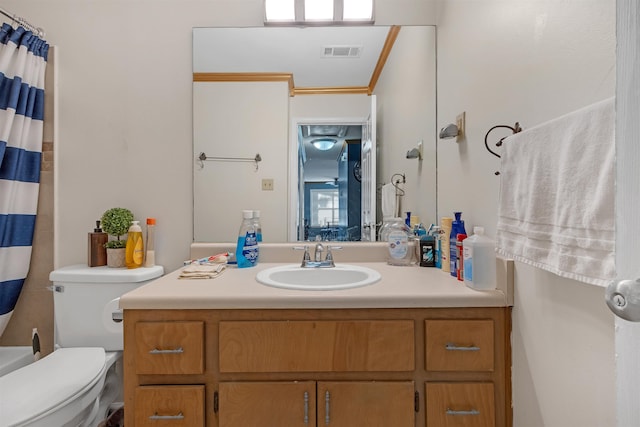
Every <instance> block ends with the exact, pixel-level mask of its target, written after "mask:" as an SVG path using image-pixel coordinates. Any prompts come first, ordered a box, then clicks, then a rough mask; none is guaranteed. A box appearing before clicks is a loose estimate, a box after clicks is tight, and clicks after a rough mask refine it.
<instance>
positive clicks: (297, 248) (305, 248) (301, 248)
mask: <svg viewBox="0 0 640 427" xmlns="http://www.w3.org/2000/svg"><path fill="white" fill-rule="evenodd" d="M293 250H294V251H304V255H302V266H303V267H304V266H305V263H307V262H308V261H311V256H310V255H309V246H307V245H304V246H294V247H293Z"/></svg>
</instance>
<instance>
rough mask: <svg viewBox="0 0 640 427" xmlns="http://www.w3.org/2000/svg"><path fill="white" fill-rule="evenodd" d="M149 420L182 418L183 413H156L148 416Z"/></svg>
mask: <svg viewBox="0 0 640 427" xmlns="http://www.w3.org/2000/svg"><path fill="white" fill-rule="evenodd" d="M149 419H150V420H154V421H155V420H184V415H182V412H179V413H178V415H158V414H157V413H155V414H153V415H151V416H150V417H149Z"/></svg>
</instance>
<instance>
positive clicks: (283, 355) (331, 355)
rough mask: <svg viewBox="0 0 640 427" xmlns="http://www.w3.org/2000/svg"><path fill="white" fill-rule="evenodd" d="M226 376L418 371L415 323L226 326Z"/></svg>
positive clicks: (222, 346)
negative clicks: (236, 373) (416, 369)
mask: <svg viewBox="0 0 640 427" xmlns="http://www.w3.org/2000/svg"><path fill="white" fill-rule="evenodd" d="M219 328H220V329H219V340H220V341H219V363H220V372H330V371H333V372H356V371H358V372H375V371H378V372H381V371H387V372H390V371H404V372H406V371H412V370H413V369H414V367H415V346H414V341H415V338H414V323H413V320H373V321H369V320H354V321H346V320H345V321H255V322H254V321H246V322H233V321H229V322H224V321H223V322H220V327H219Z"/></svg>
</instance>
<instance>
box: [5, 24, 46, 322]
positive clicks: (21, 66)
mask: <svg viewBox="0 0 640 427" xmlns="http://www.w3.org/2000/svg"><path fill="white" fill-rule="evenodd" d="M48 50H49V45H48V44H47V43H46V42H45V41H44V40H42V39H40V38H38V37H37V36H35V35H34V34H32V33H31V32H30V31H27V30H25V29H24V28H22V27H19V28H17V29H14V28H13V27H11V26H10V25H8V24H3V25H2V27H1V28H0V335H1V334H2V332H3V331H4V328H5V326H6V324H7V323H8V322H9V318H10V317H11V313H12V312H13V309H14V307H15V305H16V302H17V301H18V296H19V295H20V291H21V289H22V285H23V284H24V281H25V278H26V277H27V273H28V272H29V264H30V260H31V247H32V243H33V232H34V228H35V222H36V212H37V210H38V191H39V187H40V184H39V183H40V163H41V160H42V135H43V121H44V73H45V68H46V61H47V53H48Z"/></svg>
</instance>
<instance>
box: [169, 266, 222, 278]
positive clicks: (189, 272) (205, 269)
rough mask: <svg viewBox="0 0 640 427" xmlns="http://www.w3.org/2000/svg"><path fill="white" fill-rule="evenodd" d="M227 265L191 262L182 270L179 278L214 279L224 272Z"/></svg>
mask: <svg viewBox="0 0 640 427" xmlns="http://www.w3.org/2000/svg"><path fill="white" fill-rule="evenodd" d="M226 267H227V266H226V264H215V265H209V264H190V265H189V266H187V267H185V268H184V269H183V270H182V271H181V272H180V275H179V276H178V279H214V278H216V277H218V276H219V275H220V274H222V272H223V271H224V270H225V268H226Z"/></svg>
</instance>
